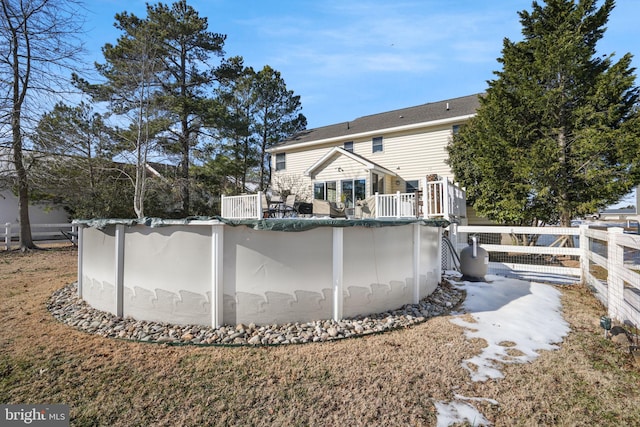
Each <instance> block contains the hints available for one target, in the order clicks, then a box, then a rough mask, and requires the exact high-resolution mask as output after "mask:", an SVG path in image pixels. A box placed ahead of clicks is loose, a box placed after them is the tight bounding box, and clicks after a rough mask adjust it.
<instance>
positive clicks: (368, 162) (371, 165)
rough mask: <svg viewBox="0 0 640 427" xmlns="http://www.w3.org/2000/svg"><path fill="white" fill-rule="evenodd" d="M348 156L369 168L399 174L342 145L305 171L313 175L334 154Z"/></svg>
mask: <svg viewBox="0 0 640 427" xmlns="http://www.w3.org/2000/svg"><path fill="white" fill-rule="evenodd" d="M340 155H342V156H346V157H349V158H350V159H351V160H354V161H356V162H358V163H360V164H362V165H363V166H364V167H366V168H367V169H369V170H372V171H378V172H381V173H383V174H386V175H393V176H396V175H397V174H396V173H395V172H393V171H391V170H389V169H387V168H385V167H383V166H380V165H378V164H376V163H374V162H372V161H371V160H369V159H367V158H365V157H362V156H360V155H358V154H355V153H352V152H350V151H347V150H345V149H343V148H340V147H334V148H333V149H332V150H331V151H329V152H328V153H327V154H325V155H324V156H322V157H321V158H320V159H319V160H318V161H317V162H315V163H314V164H313V165H311V167H309V169H307V170H306V171H305V173H304V174H305V175H307V176H310V175H312V174H313V173H314V172H315V171H316V169H318V168H319V167H320V166H322V165H323V164H324V163H325V162H327V161H328V160H329V159H331V158H332V157H334V156H340Z"/></svg>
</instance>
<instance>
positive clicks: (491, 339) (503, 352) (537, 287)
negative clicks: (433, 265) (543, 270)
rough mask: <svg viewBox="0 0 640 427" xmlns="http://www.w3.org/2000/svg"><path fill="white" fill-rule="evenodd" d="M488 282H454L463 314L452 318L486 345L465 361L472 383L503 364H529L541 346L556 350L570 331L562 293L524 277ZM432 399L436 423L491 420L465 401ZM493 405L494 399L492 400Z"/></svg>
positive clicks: (492, 374)
mask: <svg viewBox="0 0 640 427" xmlns="http://www.w3.org/2000/svg"><path fill="white" fill-rule="evenodd" d="M487 279H488V280H487V281H486V282H466V281H465V282H460V283H456V284H457V285H458V286H460V287H461V288H463V289H464V290H465V291H466V292H467V298H466V300H465V302H464V310H463V311H464V313H468V314H470V315H471V317H472V319H473V320H465V319H464V318H463V317H461V316H457V317H454V318H453V319H452V322H453V323H455V324H456V325H460V326H462V327H463V328H465V334H466V336H467V338H469V339H472V338H480V339H483V340H484V341H486V343H487V346H486V347H485V348H484V349H483V351H482V353H480V354H478V355H476V356H474V357H472V358H470V359H467V360H464V361H463V367H464V368H465V369H467V370H468V371H469V374H470V375H471V380H472V381H486V380H488V379H497V378H502V377H503V376H504V375H503V373H502V372H501V370H500V369H501V366H502V364H505V363H527V362H531V361H533V360H535V359H536V358H537V357H538V355H539V352H540V351H542V350H555V349H557V348H558V346H557V345H556V344H557V343H560V342H562V339H563V337H565V336H566V335H567V333H568V332H569V325H568V323H567V322H566V321H565V320H564V319H563V318H562V313H561V309H562V305H561V302H560V296H561V294H560V292H559V291H558V290H556V289H555V288H553V287H552V286H550V285H545V284H541V283H535V282H527V281H523V280H518V279H513V278H506V277H499V276H487ZM474 399H482V398H461V397H460V396H456V398H455V400H454V401H453V402H449V403H447V402H435V404H436V408H437V410H438V426H446V425H450V424H453V423H457V422H464V421H468V422H469V423H471V424H472V425H488V424H489V422H488V421H487V420H486V419H485V418H484V416H482V414H480V413H479V412H477V410H476V408H475V407H473V405H471V404H469V403H467V402H465V400H474ZM495 403H496V404H497V402H495Z"/></svg>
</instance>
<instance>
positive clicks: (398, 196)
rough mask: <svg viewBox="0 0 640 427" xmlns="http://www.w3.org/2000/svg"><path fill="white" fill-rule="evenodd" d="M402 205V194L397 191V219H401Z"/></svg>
mask: <svg viewBox="0 0 640 427" xmlns="http://www.w3.org/2000/svg"><path fill="white" fill-rule="evenodd" d="M401 209H402V203H401V201H400V192H399V191H396V218H400V214H401Z"/></svg>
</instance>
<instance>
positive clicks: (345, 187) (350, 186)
mask: <svg viewBox="0 0 640 427" xmlns="http://www.w3.org/2000/svg"><path fill="white" fill-rule="evenodd" d="M340 184H341V187H342V188H341V190H342V193H341V201H342V202H343V203H344V205H345V206H346V207H347V208H352V207H354V206H355V203H354V201H355V200H364V198H365V197H366V190H365V188H366V187H365V185H366V184H365V180H364V179H353V180H352V179H348V180H344V181H341V183H340Z"/></svg>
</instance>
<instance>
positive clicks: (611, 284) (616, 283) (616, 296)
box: [607, 227, 624, 320]
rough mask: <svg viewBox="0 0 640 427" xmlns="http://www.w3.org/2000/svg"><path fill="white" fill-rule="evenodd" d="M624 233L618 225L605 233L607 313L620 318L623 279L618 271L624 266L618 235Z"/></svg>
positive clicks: (621, 312) (613, 317)
mask: <svg viewBox="0 0 640 427" xmlns="http://www.w3.org/2000/svg"><path fill="white" fill-rule="evenodd" d="M622 233H624V229H623V228H620V227H610V228H609V229H608V233H607V240H608V243H607V272H608V276H607V292H608V296H607V300H608V314H609V317H611V318H612V319H618V320H622V319H621V317H622V315H623V310H622V303H623V300H624V281H623V280H622V277H620V274H619V271H620V270H621V269H622V268H624V248H623V247H622V246H620V245H618V236H619V235H621V234H622Z"/></svg>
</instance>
